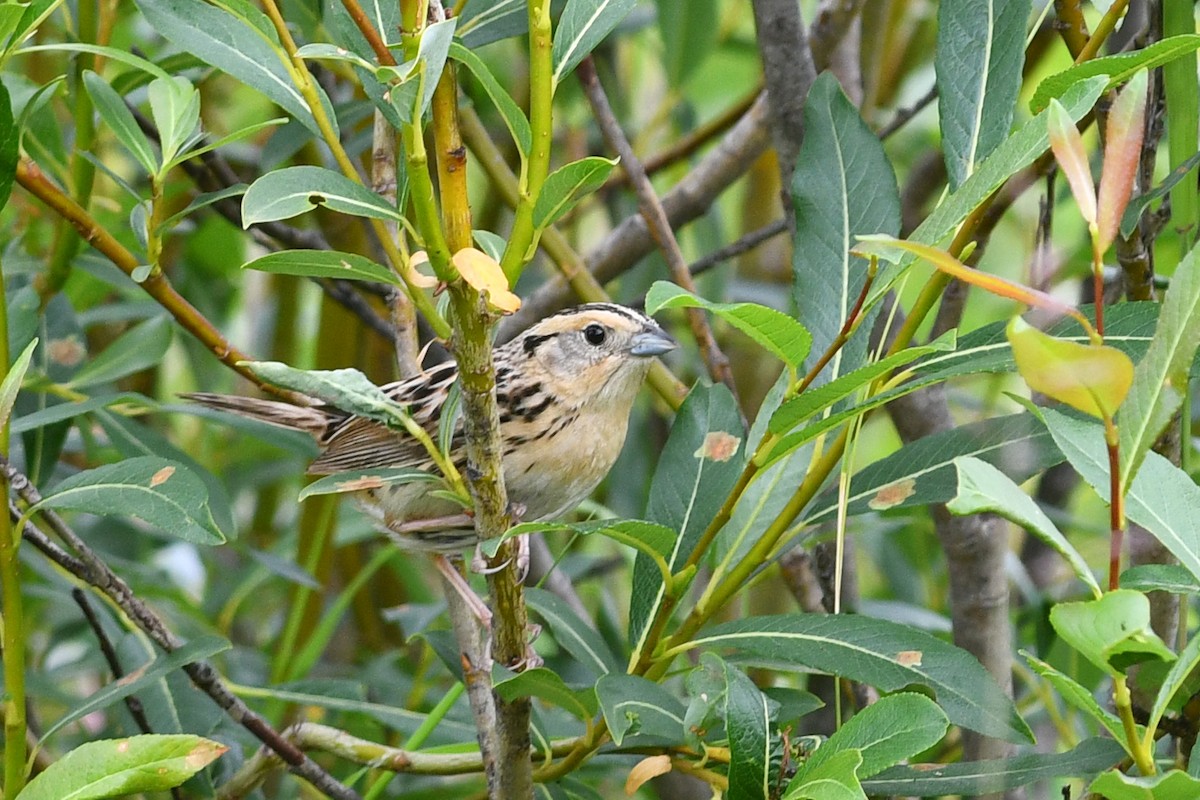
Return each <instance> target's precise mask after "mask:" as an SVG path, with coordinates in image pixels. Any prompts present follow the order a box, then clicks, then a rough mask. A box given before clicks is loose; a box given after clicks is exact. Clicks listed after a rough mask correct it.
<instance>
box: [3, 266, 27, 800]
mask: <svg viewBox="0 0 1200 800" xmlns="http://www.w3.org/2000/svg"><path fill="white" fill-rule="evenodd" d="M3 285H4V268H3V265H2V264H0V286H3ZM8 368H9V364H8V306H7V303H0V380H2V379H3V377H4V376H7V375H8ZM0 452H2V453H3V454H4V457H5V458H8V420H7V419H6V420H3V425H0ZM0 481H2V484H0V485H2V487H3V490H4V497H6V498H7V497H8V480H7V478H3V477H0ZM19 544H20V539H19V538H17V537H15V536H14V530H13V525H12V517H10V516H9V515H8V513H7V512H6V513H4V514H0V582H2V583H3V597H2V599H0V603H2V605H0V610H2V611H3V616H4V638H3V646H4V704H3V709H4V796H5V797H16V796H17V795H18V794H20V792H21V789H22V788H24V786H25V752H26V751H25V736H26V725H25V612H24V609H23V608H22V602H21V564H20V562H19V561H18V560H17V550H18V545H19Z"/></svg>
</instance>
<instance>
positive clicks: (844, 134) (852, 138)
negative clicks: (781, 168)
mask: <svg viewBox="0 0 1200 800" xmlns="http://www.w3.org/2000/svg"><path fill="white" fill-rule="evenodd" d="M792 202H793V205H794V209H793V210H794V212H795V215H796V233H795V244H794V246H793V248H792V252H793V255H792V274H793V278H794V281H793V284H792V299H793V301H794V302H795V304H796V309H797V312H798V313H797V318H798V319H799V320H800V321H801V322H802V323H803V324H804V326H805V327H806V328H807V329H808V330H809V332H810V333H811V334H812V338H813V345H812V347H813V350H812V354H810V356H809V359H808V362H807V363H806V364H805V366H806V367H807V368H812V367H813V366H814V365H815V363H816V359H817V358H819V357H820V356H821V355H822V354H823V353H825V351H826V350H827V349H828V348H829V346H830V345H831V344H832V343H833V341H834V339H835V338H836V337H837V335H838V333H839V332H840V331H841V330H842V329H843V327H845V325H846V323H847V321H848V320H849V318H850V314H851V312H852V311H853V309H854V305H855V302H856V301H857V299H858V296H859V294H860V293H861V292H862V288H863V285H864V284H865V283H866V279H867V262H866V261H865V260H864V259H861V258H859V257H857V256H852V255H850V245H851V244H852V243H853V242H854V237H855V236H856V235H858V234H864V233H890V234H894V235H899V233H900V190H899V189H898V188H897V185H896V173H895V170H894V169H893V168H892V165H891V162H890V161H888V158H887V155H886V153H884V150H883V144H882V143H881V142H880V141H879V137H878V136H876V135H875V132H874V131H873V130H871V129H870V128H869V127H868V126H867V124H866V123H865V122H863V120H862V118H861V117H860V116H859V114H858V109H857V108H856V107H855V106H854V104H853V103H851V102H850V100H849V99H847V97H846V95H845V94H844V93H843V92H842V89H841V86H840V85H839V84H838V82H837V78H835V77H834V76H833V75H832V74H823V75H821V76H819V77H818V78H817V80H816V82H815V83H813V86H812V89H811V90H810V91H809V93H808V99H807V100H806V101H805V104H804V143H803V144H802V145H801V147H800V154H799V157H798V160H797V163H796V172H795V176H794V177H793V179H792ZM877 314H878V311H877V309H875V308H872V307H870V306H868V310H867V311H866V313H865V314H864V316H863V320H862V322H861V323H859V327H858V332H857V334H856V335H854V336H852V337H851V338H850V340H849V341H848V342H847V343H846V345H845V346H844V347H842V348H841V349H840V350H838V352H837V353H836V354H835V355H834V357H833V360H832V361H831V362H830V364H829V366H828V367H826V369H825V370H824V371H823V372H822V374H821V375H820V376H818V378H817V381H816V384H815V385H817V386H819V385H820V384H822V383H824V382H826V381H828V380H832V379H834V378H837V377H840V376H842V375H845V374H846V373H848V372H851V371H853V370H855V369H857V368H859V367H861V366H863V364H865V363H866V361H867V347H868V344H869V342H868V338H869V337H868V334H869V332H870V330H871V328H872V326H873V325H874V320H875V318H876V316H877Z"/></svg>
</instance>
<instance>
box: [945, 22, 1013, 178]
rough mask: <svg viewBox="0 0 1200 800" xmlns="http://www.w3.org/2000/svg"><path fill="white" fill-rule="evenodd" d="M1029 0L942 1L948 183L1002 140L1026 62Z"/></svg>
mask: <svg viewBox="0 0 1200 800" xmlns="http://www.w3.org/2000/svg"><path fill="white" fill-rule="evenodd" d="M1029 6H1030V4H1029V2H1028V0H1018V1H1017V2H1012V1H1011V0H960V1H959V2H954V3H941V4H939V5H938V24H937V54H936V56H935V57H934V69H935V71H936V73H937V82H938V89H939V91H938V121H939V123H940V126H941V131H942V149H943V150H944V153H945V160H946V170H947V172H948V173H949V175H950V188H951V189H952V190H953V189H956V188H958V186H959V185H961V184H962V182H963V181H964V180H966V178H967V177H968V176H969V175H970V174H971V173H972V172H973V171H974V170H975V165H976V164H978V163H979V162H980V161H981V160H982V159H983V158H985V157H986V156H987V155H988V154H989V153H991V152H992V150H994V149H995V148H996V145H998V144H1000V142H1002V141H1004V139H1005V138H1006V137H1007V136H1008V131H1009V127H1010V126H1011V125H1012V118H1013V110H1014V107H1015V106H1016V102H1017V93H1018V92H1019V90H1020V88H1021V68H1022V66H1023V65H1024V63H1025V25H1026V20H1028V18H1029Z"/></svg>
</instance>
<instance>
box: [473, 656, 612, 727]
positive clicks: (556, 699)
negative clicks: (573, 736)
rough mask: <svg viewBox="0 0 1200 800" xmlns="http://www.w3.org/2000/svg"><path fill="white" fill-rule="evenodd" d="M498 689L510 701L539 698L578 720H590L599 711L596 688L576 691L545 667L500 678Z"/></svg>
mask: <svg viewBox="0 0 1200 800" xmlns="http://www.w3.org/2000/svg"><path fill="white" fill-rule="evenodd" d="M494 687H495V691H496V694H498V695H499V696H500V697H502V698H503V699H504V700H507V701H509V702H512V701H513V700H516V699H518V698H521V697H536V698H538V699H539V700H545V701H546V702H547V703H549V704H550V705H552V706H556V707H557V708H561V709H563V710H564V711H566V712H567V713H568V714H571V715H572V716H574V717H576V718H577V719H582V720H590V719H591V718H592V717H594V716H595V715H596V712H597V711H598V710H599V706H598V705H597V703H596V695H595V692H594V691H593V690H592V689H586V690H582V691H581V690H577V689H572V688H571V687H569V686H567V684H565V683H563V679H562V678H560V677H559V676H558V673H556V672H552V671H551V670H548V669H546V668H545V667H535V668H533V669H527V670H525V671H524V672H518V673H516V674H515V675H512V676H511V677H505V678H503V679H497V680H496V682H495V684H494Z"/></svg>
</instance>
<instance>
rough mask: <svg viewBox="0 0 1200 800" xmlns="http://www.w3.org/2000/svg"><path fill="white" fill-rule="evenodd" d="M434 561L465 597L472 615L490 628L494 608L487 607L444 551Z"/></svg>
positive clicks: (459, 593)
mask: <svg viewBox="0 0 1200 800" xmlns="http://www.w3.org/2000/svg"><path fill="white" fill-rule="evenodd" d="M433 563H434V566H436V567H437V571H438V572H440V573H442V577H443V578H445V579H446V583H447V584H449V587H450V588H451V589H453V590H454V591H455V592H456V593H457V594H458V596H459V597H461V598H462V599H463V602H465V603H466V604H467V608H469V609H471V613H472V615H474V617H475V618H476V619H477V620H479V622H480V624H481V625H483V626H484V628H487V629H489V630H490V629H491V626H492V610H491V609H490V608H488V607H487V605H486V604H485V603H484V602H483V599H482V598H480V596H479V595H477V594H475V590H474V589H472V588H471V584H469V583H467V579H466V578H464V577H463V574H462V573H461V572H459V571H458V568H457V567H455V566H454V564H452V563H451V562H450V559H449V558H448V557H447V556H446V555H444V554H443V553H437V554H436V555H434V557H433Z"/></svg>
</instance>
